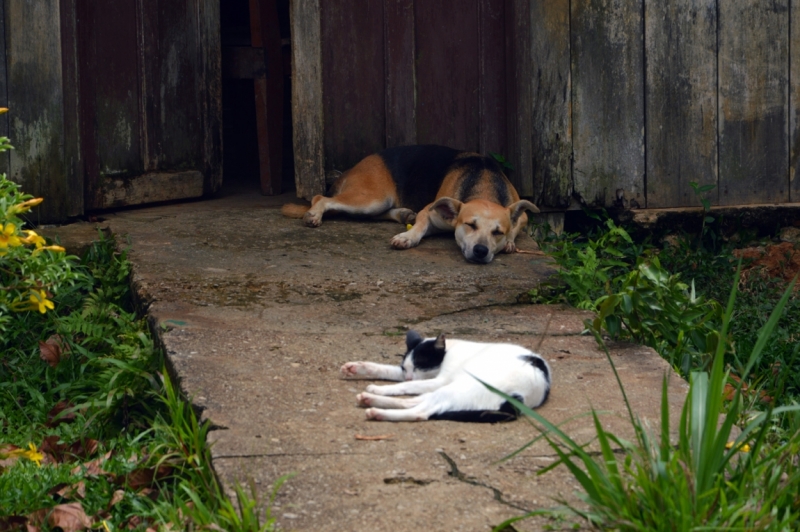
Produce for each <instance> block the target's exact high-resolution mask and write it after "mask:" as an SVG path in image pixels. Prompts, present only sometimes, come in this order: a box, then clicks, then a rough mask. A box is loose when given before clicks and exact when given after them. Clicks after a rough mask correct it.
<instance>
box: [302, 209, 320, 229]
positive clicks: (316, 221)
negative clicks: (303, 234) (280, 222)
mask: <svg viewBox="0 0 800 532" xmlns="http://www.w3.org/2000/svg"><path fill="white" fill-rule="evenodd" d="M303 223H304V224H306V226H307V227H319V226H320V225H322V215H321V214H317V213H313V212H311V211H308V212H307V213H305V214H304V215H303Z"/></svg>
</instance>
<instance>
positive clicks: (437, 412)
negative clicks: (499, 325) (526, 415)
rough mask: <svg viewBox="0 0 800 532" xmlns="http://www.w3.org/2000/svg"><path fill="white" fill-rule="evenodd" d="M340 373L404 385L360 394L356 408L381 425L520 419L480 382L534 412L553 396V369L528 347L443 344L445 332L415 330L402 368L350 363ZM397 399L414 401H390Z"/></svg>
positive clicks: (461, 342)
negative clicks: (429, 335)
mask: <svg viewBox="0 0 800 532" xmlns="http://www.w3.org/2000/svg"><path fill="white" fill-rule="evenodd" d="M341 371H342V374H343V375H344V376H345V377H360V378H366V379H385V380H390V381H405V382H401V383H399V384H390V385H386V386H378V385H375V384H370V385H369V386H367V391H366V392H364V393H360V394H358V396H357V400H358V404H359V405H360V406H365V407H369V408H367V411H366V414H367V419H374V420H377V421H424V420H426V419H449V420H452V421H477V422H489V423H494V422H498V421H510V420H513V419H516V418H517V415H518V412H517V410H516V409H515V408H514V407H513V406H512V405H511V403H509V402H508V401H506V400H505V399H503V398H502V397H500V396H499V395H496V394H494V393H492V392H490V391H489V390H488V389H487V388H486V387H484V386H483V384H481V383H480V382H479V381H478V380H477V379H480V380H482V381H483V382H486V383H487V384H491V385H492V386H494V387H495V388H497V389H498V390H500V391H502V392H504V393H505V394H507V395H509V396H511V397H514V398H515V399H517V400H518V401H520V402H522V403H524V404H525V405H526V406H528V407H530V408H536V407H539V406H541V405H542V404H544V402H545V401H547V396H548V394H549V393H550V366H548V364H547V362H545V360H544V359H543V358H542V357H540V356H539V355H537V354H536V353H533V352H531V351H529V350H528V349H525V348H524V347H521V346H518V345H512V344H486V343H478V342H468V341H465V340H445V337H444V335H443V334H442V335H439V336H438V337H437V338H425V339H423V338H422V336H420V335H419V333H417V332H416V331H408V333H407V334H406V354H405V356H404V357H403V362H402V363H401V364H400V366H389V365H386V364H375V363H373V362H348V363H347V364H345V365H344V366H342V369H341ZM393 395H413V396H416V397H408V398H397V397H390V396H393Z"/></svg>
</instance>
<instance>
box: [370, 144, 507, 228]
mask: <svg viewBox="0 0 800 532" xmlns="http://www.w3.org/2000/svg"><path fill="white" fill-rule="evenodd" d="M378 155H380V157H381V158H382V159H383V162H384V164H385V165H386V168H387V169H388V170H389V173H390V174H391V176H392V179H393V180H394V182H395V185H396V186H397V195H398V197H399V198H400V203H401V205H402V206H403V207H406V208H409V209H411V210H413V211H415V212H419V211H420V210H421V209H422V208H423V207H425V206H426V205H427V204H429V203H430V202H431V200H432V199H433V198H435V197H436V195H437V193H438V192H439V188H440V187H441V185H442V182H443V181H444V178H445V176H446V175H447V174H448V173H449V172H450V171H453V170H457V171H459V172H461V174H462V177H461V180H460V182H459V184H458V188H457V190H456V191H454V194H452V197H453V198H455V199H457V200H459V201H470V200H471V199H475V198H476V197H485V193H481V192H479V191H478V190H477V188H476V185H477V184H478V183H479V182H480V179H481V176H483V175H484V172H485V171H487V170H488V175H489V177H490V179H491V191H490V197H491V196H494V197H493V198H492V199H495V200H496V201H497V203H499V204H500V205H503V206H508V205H509V204H510V203H511V199H512V198H511V197H510V195H509V193H508V182H507V180H506V178H505V177H504V176H503V171H502V169H501V168H500V165H498V164H497V162H496V161H495V160H494V159H492V158H491V157H485V156H483V155H478V154H468V153H465V152H463V151H461V150H455V149H453V148H448V147H445V146H436V145H431V144H429V145H419V146H397V147H395V148H388V149H386V150H383V151H382V152H380V153H379V154H378Z"/></svg>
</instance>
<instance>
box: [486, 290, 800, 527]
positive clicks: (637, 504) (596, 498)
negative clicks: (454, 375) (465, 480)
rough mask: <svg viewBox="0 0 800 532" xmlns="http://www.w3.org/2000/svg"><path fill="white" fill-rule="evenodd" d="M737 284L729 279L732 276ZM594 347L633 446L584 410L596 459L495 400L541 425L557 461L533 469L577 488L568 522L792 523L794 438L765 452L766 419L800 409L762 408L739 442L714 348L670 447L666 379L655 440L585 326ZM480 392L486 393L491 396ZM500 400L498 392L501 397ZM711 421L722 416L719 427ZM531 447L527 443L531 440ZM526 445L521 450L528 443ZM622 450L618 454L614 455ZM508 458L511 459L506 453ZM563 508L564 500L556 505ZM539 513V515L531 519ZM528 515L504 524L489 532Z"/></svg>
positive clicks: (758, 349)
mask: <svg viewBox="0 0 800 532" xmlns="http://www.w3.org/2000/svg"><path fill="white" fill-rule="evenodd" d="M737 279H738V275H737ZM793 285H794V282H793V283H792V285H790V287H789V289H788V290H787V291H786V292H785V293H784V295H783V297H782V298H781V300H780V301H779V302H778V304H777V305H776V307H775V309H774V310H773V312H772V313H771V315H770V318H769V320H768V321H767V323H766V324H765V326H764V328H763V329H762V330H761V331H760V333H759V335H758V340H757V342H756V345H755V346H754V347H753V349H752V351H751V352H750V355H749V357H748V359H747V363H746V365H745V367H744V368H743V373H742V377H743V378H745V377H747V375H748V374H749V371H750V370H751V369H752V368H753V367H754V365H755V364H756V363H757V361H758V359H759V357H760V356H761V353H762V352H763V349H764V347H765V346H766V345H767V344H768V342H769V340H770V336H771V335H772V333H773V331H774V330H775V326H776V324H777V322H778V320H779V319H780V315H781V312H782V311H783V309H784V307H785V305H786V303H787V301H788V299H789V297H790V294H791V290H792V287H793ZM736 293H737V291H736V287H735V286H734V289H733V290H732V291H731V295H730V298H729V300H728V305H727V308H726V311H725V313H724V317H723V322H722V328H721V330H720V332H719V336H720V337H725V336H726V335H727V332H728V329H729V327H730V323H731V317H732V315H733V309H734V302H735V299H736ZM586 325H587V328H589V329H590V330H591V331H592V332H593V334H594V335H595V337H596V338H597V340H598V342H599V343H600V344H601V345H602V347H603V349H604V351H605V353H606V357H607V359H608V361H609V364H610V365H611V368H612V370H613V371H614V374H615V376H616V377H617V382H618V384H619V386H620V389H621V391H622V394H623V398H624V402H625V405H626V408H627V411H628V416H629V418H630V422H631V426H632V428H633V430H634V433H635V436H636V439H635V441H634V442H632V443H629V442H627V441H625V440H624V439H622V438H620V437H618V436H616V435H614V434H612V433H610V432H608V431H606V430H605V429H604V428H603V426H602V423H601V421H600V418H599V416H598V414H597V412H594V411H593V412H592V417H593V421H594V424H595V430H596V434H597V444H598V445H599V448H600V453H599V454H600V459H599V460H598V459H596V458H595V457H594V456H593V453H590V452H589V451H588V450H587V449H586V448H585V446H584V445H582V444H580V443H578V442H576V441H575V440H573V439H572V438H571V437H569V436H568V435H567V434H566V433H565V432H563V431H562V430H561V429H560V428H559V427H557V426H555V425H553V424H552V423H550V422H548V421H547V420H546V419H544V418H543V417H542V416H541V415H539V414H538V413H537V412H535V411H533V410H530V409H528V408H527V407H525V405H524V404H522V403H520V402H518V401H516V400H515V399H513V398H511V397H509V396H504V397H505V399H506V400H508V401H510V402H511V403H512V404H514V406H515V407H517V408H518V409H519V410H520V411H521V412H522V413H524V414H525V415H527V416H529V417H530V418H532V419H533V420H535V421H536V422H538V423H539V424H540V425H541V426H542V427H543V429H542V435H541V436H539V437H538V438H536V440H538V439H539V438H544V439H545V440H546V441H547V442H548V443H549V444H550V446H551V447H552V449H553V450H554V452H555V453H556V454H557V455H558V457H559V460H558V461H557V462H556V463H554V464H553V465H551V466H549V467H548V468H546V469H544V470H542V471H540V474H544V473H546V472H547V471H550V470H552V469H553V468H555V467H557V466H558V465H563V466H565V467H566V468H567V469H568V470H569V471H570V473H572V475H573V476H574V477H575V479H576V480H577V481H578V482H579V484H580V485H581V487H582V488H583V490H584V493H583V494H581V498H582V500H583V501H584V502H585V503H586V507H585V508H579V507H576V506H572V505H570V504H568V503H564V504H565V505H566V507H567V508H568V509H569V510H571V511H572V512H573V513H574V514H575V515H577V516H579V517H581V518H583V519H585V520H586V521H587V522H588V523H590V524H591V525H593V526H597V527H600V528H604V529H616V530H642V531H644V530H712V529H713V530H719V529H727V530H729V529H740V530H789V529H794V528H795V527H797V526H798V522H800V498H798V496H797V493H798V490H799V489H800V465H799V464H798V462H797V459H796V457H797V453H798V451H800V432H796V433H794V434H792V435H791V436H790V437H789V438H787V439H786V440H785V441H782V442H779V443H777V444H774V445H770V444H768V442H767V439H766V435H767V433H768V429H769V423H768V421H769V420H770V419H772V418H773V417H774V416H776V415H780V414H782V413H787V412H797V411H798V410H800V405H792V406H785V407H781V408H776V409H771V410H769V411H767V412H764V413H761V414H759V415H757V416H755V417H754V418H752V419H750V420H749V421H748V422H747V423H746V425H745V426H744V429H743V430H742V431H741V433H740V434H739V436H738V437H736V438H735V439H733V433H732V428H733V426H734V424H735V423H736V422H737V421H738V420H739V416H740V414H741V413H742V389H741V381H740V382H739V383H738V384H737V385H736V386H735V394H734V398H733V401H732V402H731V403H730V407H729V408H728V410H727V412H725V411H724V409H723V389H724V386H725V384H726V381H727V375H726V373H725V371H724V355H725V347H724V343H723V342H718V343H717V347H716V351H715V353H714V360H713V364H712V367H711V371H710V372H704V371H695V372H692V374H691V378H690V382H689V394H688V396H687V399H686V402H685V403H684V405H683V409H682V414H681V418H680V423H679V425H678V441H677V444H673V442H671V441H670V419H669V403H668V396H667V376H666V375H665V377H664V381H663V385H662V394H661V424H660V425H661V426H660V429H661V431H660V432H661V434H660V436H659V437H658V438H654V437H653V436H652V435H651V434H649V433H648V431H647V429H646V427H645V424H644V423H643V422H642V421H641V420H639V419H637V418H636V417H635V416H634V414H633V411H632V409H631V407H630V403H629V402H628V400H627V396H626V395H625V390H624V387H623V386H622V383H621V381H620V380H619V376H618V375H617V371H616V367H615V366H614V362H613V360H612V358H611V356H610V354H609V352H608V350H607V349H606V348H605V345H604V343H603V341H602V337H601V336H600V330H599V329H597V328H596V327H595V324H593V323H591V322H588V321H587V324H586ZM487 387H488V388H489V389H491V390H492V391H494V392H495V393H500V392H498V391H497V390H495V389H493V388H491V386H488V385H487ZM501 395H503V394H501ZM720 416H723V418H722V423H720ZM536 440H534V441H536ZM532 443H533V442H531V443H528V444H527V445H526V446H525V447H528V446H530V445H531V444H532ZM615 447H616V448H617V449H620V450H621V451H622V457H619V456H618V454H617V453H616V452H615V450H614V448H615ZM512 456H513V455H512ZM562 502H563V501H562ZM539 513H541V512H539ZM526 517H528V516H520V517H516V518H513V519H510V520H508V521H506V522H505V523H502V524H501V525H499V526H498V527H497V528H496V529H495V530H502V529H503V528H505V527H507V526H509V525H510V524H511V523H513V522H515V521H517V520H520V519H524V518H526Z"/></svg>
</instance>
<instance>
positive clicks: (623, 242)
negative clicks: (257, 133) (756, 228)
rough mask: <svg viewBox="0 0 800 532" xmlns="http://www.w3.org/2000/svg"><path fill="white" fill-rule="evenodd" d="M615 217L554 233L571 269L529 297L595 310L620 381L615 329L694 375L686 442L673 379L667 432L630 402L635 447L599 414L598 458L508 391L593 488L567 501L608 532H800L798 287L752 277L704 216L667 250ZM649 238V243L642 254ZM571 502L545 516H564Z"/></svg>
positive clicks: (592, 327) (685, 417) (556, 250)
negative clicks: (587, 228)
mask: <svg viewBox="0 0 800 532" xmlns="http://www.w3.org/2000/svg"><path fill="white" fill-rule="evenodd" d="M706 222H707V223H708V224H709V225H710V224H712V223H713V219H712V220H706ZM603 225H604V228H602V229H600V230H595V231H593V232H591V233H590V234H589V235H588V237H581V236H578V235H565V236H564V237H560V238H555V237H552V236H551V237H549V238H547V239H545V240H543V241H542V242H541V243H540V245H542V247H543V248H544V249H545V250H548V249H550V250H552V252H553V255H554V257H555V258H556V261H557V262H558V263H559V265H560V266H561V272H560V274H559V276H558V278H557V279H556V281H555V282H554V283H551V285H550V286H547V287H544V288H541V289H538V290H536V291H532V292H531V294H530V295H531V296H532V299H534V301H538V302H546V301H548V300H550V301H552V300H555V301H563V300H566V301H568V302H570V303H572V304H573V305H576V306H581V307H583V308H589V309H592V310H595V311H596V313H597V317H596V318H595V319H593V320H587V322H586V326H587V331H589V332H591V333H592V334H594V335H595V338H596V339H597V341H598V343H599V344H600V346H601V347H602V348H603V350H604V351H605V352H606V355H607V357H608V361H609V364H610V365H611V368H612V369H613V371H614V373H615V375H616V368H615V367H614V364H613V360H612V359H611V357H610V356H609V354H608V350H607V349H606V347H605V339H606V338H607V337H615V338H630V339H634V340H637V341H643V342H644V343H647V344H649V345H651V346H653V347H654V348H656V349H657V350H658V351H659V353H661V354H662V356H664V357H665V358H666V359H667V360H669V361H670V362H671V363H672V364H673V366H674V367H676V369H679V370H682V372H683V373H684V374H685V375H686V376H687V378H688V380H689V394H688V397H687V399H686V402H685V403H684V405H683V410H682V415H681V420H680V423H679V426H678V427H677V433H678V441H677V442H674V441H670V439H669V434H670V430H671V429H673V427H670V420H669V411H670V409H669V404H668V399H667V385H666V376H665V380H664V385H663V388H662V398H661V413H662V415H661V424H660V427H659V429H660V430H659V432H660V434H659V435H657V436H654V435H652V434H651V433H649V432H648V430H647V428H646V426H645V424H644V423H643V422H641V421H640V420H639V419H638V418H636V417H635V415H634V413H633V411H632V410H631V408H630V405H629V404H628V402H627V399H625V405H626V408H627V410H628V415H629V419H630V423H631V425H632V427H633V429H634V433H635V435H636V438H635V441H633V442H627V441H625V440H623V439H621V438H619V437H618V436H616V435H615V434H612V433H610V432H608V431H607V430H606V429H605V428H604V427H603V425H602V423H601V421H600V418H599V417H598V415H597V413H596V412H592V416H593V420H594V425H595V432H596V437H597V439H596V441H595V442H594V443H593V444H592V445H594V446H595V447H597V448H598V449H599V458H598V457H596V456H595V455H594V453H592V452H590V451H589V450H587V448H586V446H585V444H580V443H579V442H576V441H575V440H573V439H572V438H571V437H570V436H569V435H568V434H566V433H565V432H563V431H562V430H561V429H559V428H558V427H557V426H554V425H553V424H551V423H549V422H548V421H547V420H546V419H544V418H542V417H541V416H540V415H539V414H537V413H536V412H535V411H531V410H530V409H527V408H525V407H524V405H521V404H519V403H516V402H515V401H514V400H513V399H512V398H508V397H507V398H506V399H508V400H510V401H511V402H512V403H515V406H517V408H519V409H520V410H521V411H522V412H523V413H524V414H525V415H527V416H529V417H530V418H532V419H533V420H535V421H537V422H538V423H539V425H540V427H541V429H540V430H541V434H540V435H539V436H538V437H537V438H535V439H534V440H533V441H536V440H539V439H542V438H543V439H545V440H546V441H547V442H548V443H549V444H550V446H551V447H552V449H553V451H554V452H555V453H556V454H557V456H558V458H559V459H558V461H557V462H556V463H555V464H553V465H552V466H550V467H548V468H546V469H544V470H542V471H540V474H543V473H546V472H547V471H550V470H552V469H553V468H554V467H556V466H558V465H562V466H564V467H566V468H567V469H568V470H569V471H570V472H571V474H572V475H573V476H574V477H575V479H576V480H577V481H578V483H579V484H580V485H581V488H582V489H583V493H582V494H580V497H581V499H582V500H583V502H584V505H583V506H580V507H576V506H572V505H569V504H567V503H566V502H564V501H562V503H563V504H564V506H565V507H566V509H567V510H568V511H570V512H571V513H572V514H573V515H575V516H578V517H579V518H581V519H582V520H583V521H584V522H585V523H587V524H589V525H590V526H592V527H596V528H600V529H614V530H796V529H797V528H798V527H799V526H800V497H799V496H798V495H797V494H798V493H800V461H798V458H797V457H798V453H800V405H798V401H797V398H798V391H799V390H798V387H797V385H798V381H797V379H798V377H797V375H798V369H800V367H799V366H800V359H799V358H798V347H797V344H798V342H797V339H798V338H800V336H798V334H800V320H798V318H800V313H798V311H799V310H800V302H798V297H797V296H796V295H795V291H794V290H793V288H794V281H793V282H791V283H788V287H787V283H786V282H784V281H779V280H774V279H769V278H765V277H764V276H761V275H748V276H747V278H746V279H745V280H742V279H741V277H740V274H739V272H740V269H739V268H737V263H738V261H737V260H736V259H735V258H734V255H733V252H732V248H731V247H729V246H726V245H724V240H723V239H721V238H719V235H714V234H713V232H712V231H711V229H710V228H709V227H706V226H705V224H704V230H703V232H701V234H700V237H699V238H698V239H697V240H695V241H692V240H691V239H690V238H686V237H685V238H683V239H680V240H679V241H678V245H677V246H673V247H670V248H666V249H664V250H659V249H657V248H655V246H652V245H650V244H649V243H647V242H644V243H640V244H637V243H635V242H634V241H633V239H632V238H630V235H629V234H628V233H627V231H625V230H624V229H622V230H621V228H619V227H617V226H616V225H615V224H614V223H613V222H611V221H603ZM701 239H706V242H703V241H701ZM637 245H641V246H642V248H641V249H640V250H639V251H637V252H636V253H635V254H634V253H633V252H632V251H633V250H635V249H636V246H637ZM684 279H691V281H684ZM731 287H732V288H731ZM724 291H727V293H726V296H727V297H723V292H724ZM720 301H726V302H727V304H726V305H725V306H724V307H723V306H722V305H721V304H720ZM701 333H703V334H701ZM617 380H618V384H619V386H620V388H621V389H622V393H623V396H624V394H625V391H624V388H622V383H621V382H619V378H618V377H617ZM720 416H722V419H723V421H722V423H721V424H720ZM735 425H738V426H739V427H740V434H739V436H738V437H735V436H734V434H735V433H734V432H733V431H732V429H733V427H734V426H735ZM533 441H532V442H529V443H528V444H526V446H524V447H523V449H524V448H526V447H528V446H530V445H531V444H532V443H533ZM517 452H519V451H517ZM514 454H516V453H513V454H512V455H511V456H513V455H514ZM562 510H563V509H562ZM562 510H559V509H556V510H539V511H537V512H535V514H536V515H551V516H561V515H562V514H561V513H560V512H561V511H562ZM527 517H529V516H520V517H517V518H514V519H511V520H509V521H507V522H505V523H502V524H501V525H499V526H498V527H497V528H496V530H503V529H504V528H506V527H509V526H511V525H512V523H513V522H516V521H517V520H519V519H524V518H527Z"/></svg>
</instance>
